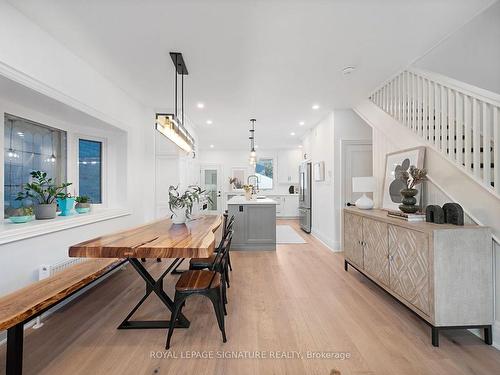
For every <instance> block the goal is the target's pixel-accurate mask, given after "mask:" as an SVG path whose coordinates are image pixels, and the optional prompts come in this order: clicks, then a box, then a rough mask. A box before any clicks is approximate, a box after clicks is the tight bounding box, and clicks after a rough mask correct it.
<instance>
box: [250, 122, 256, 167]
mask: <svg viewBox="0 0 500 375" xmlns="http://www.w3.org/2000/svg"><path fill="white" fill-rule="evenodd" d="M255 121H257V120H256V119H254V118H252V119H250V122H251V123H252V128H251V129H250V137H248V138H249V139H250V157H249V159H248V161H249V162H250V165H252V166H255V165H256V164H257V153H256V152H255Z"/></svg>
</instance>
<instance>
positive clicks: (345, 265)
mask: <svg viewBox="0 0 500 375" xmlns="http://www.w3.org/2000/svg"><path fill="white" fill-rule="evenodd" d="M348 267H349V263H347V260H345V259H344V270H346V271H347V268H348Z"/></svg>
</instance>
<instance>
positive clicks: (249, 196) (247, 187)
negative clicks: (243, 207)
mask: <svg viewBox="0 0 500 375" xmlns="http://www.w3.org/2000/svg"><path fill="white" fill-rule="evenodd" d="M243 190H245V199H246V200H247V201H249V200H252V191H253V185H243Z"/></svg>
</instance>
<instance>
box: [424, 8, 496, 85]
mask: <svg viewBox="0 0 500 375" xmlns="http://www.w3.org/2000/svg"><path fill="white" fill-rule="evenodd" d="M499 41H500V3H499V2H497V3H495V4H494V5H493V6H491V7H490V8H488V9H486V10H485V11H484V12H483V13H481V14H480V15H479V16H477V17H475V18H474V19H473V20H472V21H471V22H469V23H468V24H467V25H465V26H464V27H462V28H461V29H460V30H458V31H457V32H456V33H454V34H452V35H451V36H450V37H449V38H448V39H446V40H445V41H443V42H442V43H441V44H439V45H438V46H437V47H435V48H434V49H433V50H432V51H430V52H429V53H428V54H427V55H425V56H424V57H422V58H420V59H419V60H418V61H416V62H415V64H414V65H415V66H417V67H419V68H422V69H426V70H429V71H432V72H436V73H440V74H443V75H445V76H448V77H451V78H455V79H457V80H459V81H463V82H466V83H469V84H471V85H474V86H477V87H481V88H483V89H486V90H490V91H493V92H496V93H500V68H499V63H500V42H499Z"/></svg>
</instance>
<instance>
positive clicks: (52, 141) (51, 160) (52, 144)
mask: <svg viewBox="0 0 500 375" xmlns="http://www.w3.org/2000/svg"><path fill="white" fill-rule="evenodd" d="M50 147H51V149H52V155H50V158H48V159H47V161H48V162H49V163H55V162H56V156H55V155H54V132H53V131H52V130H51V131H50Z"/></svg>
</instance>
